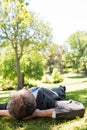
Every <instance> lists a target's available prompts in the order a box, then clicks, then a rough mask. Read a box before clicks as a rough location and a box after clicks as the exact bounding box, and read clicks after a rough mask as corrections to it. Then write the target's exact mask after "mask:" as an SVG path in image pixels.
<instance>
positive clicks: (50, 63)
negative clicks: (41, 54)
mask: <svg viewBox="0 0 87 130" xmlns="http://www.w3.org/2000/svg"><path fill="white" fill-rule="evenodd" d="M63 54H64V50H63V47H62V46H59V45H58V44H50V46H49V48H48V50H47V53H46V54H45V58H46V65H45V67H46V68H49V73H50V74H51V73H52V71H53V68H55V67H56V68H58V70H59V71H60V72H62V71H63V63H62V61H63Z"/></svg>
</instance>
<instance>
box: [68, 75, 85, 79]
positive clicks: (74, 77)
mask: <svg viewBox="0 0 87 130" xmlns="http://www.w3.org/2000/svg"><path fill="white" fill-rule="evenodd" d="M67 78H73V79H79V78H87V76H85V75H81V76H67Z"/></svg>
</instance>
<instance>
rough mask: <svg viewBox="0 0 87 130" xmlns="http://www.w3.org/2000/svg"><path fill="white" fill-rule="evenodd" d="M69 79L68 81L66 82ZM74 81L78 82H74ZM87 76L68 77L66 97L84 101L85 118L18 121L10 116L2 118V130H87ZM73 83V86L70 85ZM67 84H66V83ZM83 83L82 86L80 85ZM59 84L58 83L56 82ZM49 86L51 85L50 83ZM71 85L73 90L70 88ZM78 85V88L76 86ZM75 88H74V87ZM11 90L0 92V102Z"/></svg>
mask: <svg viewBox="0 0 87 130" xmlns="http://www.w3.org/2000/svg"><path fill="white" fill-rule="evenodd" d="M66 81H67V82H66ZM74 81H75V83H76V84H74ZM84 81H85V85H86V84H87V77H74V76H73V77H67V80H65V81H64V82H66V84H67V85H68V87H67V88H68V90H69V91H67V92H66V99H74V100H78V101H80V102H82V103H83V104H84V106H85V108H86V112H85V115H84V118H81V119H79V118H77V119H74V120H56V119H50V118H37V119H31V120H27V121H17V120H12V119H8V118H5V117H4V118H3V117H1V118H0V130H87V122H86V121H85V120H86V115H87V105H86V104H87V88H86V86H85V87H84V85H83V86H82V83H83V84H84ZM70 83H71V86H70ZM66 84H65V85H66ZM80 84H81V87H80V86H79V89H77V88H78V85H80ZM56 85H57V84H56ZM48 86H49V85H48ZM69 86H70V87H71V91H70V88H69ZM76 86H77V88H76ZM72 88H73V89H72ZM9 93H10V91H4V92H2V91H1V92H0V102H5V101H6V100H7V99H8V95H9Z"/></svg>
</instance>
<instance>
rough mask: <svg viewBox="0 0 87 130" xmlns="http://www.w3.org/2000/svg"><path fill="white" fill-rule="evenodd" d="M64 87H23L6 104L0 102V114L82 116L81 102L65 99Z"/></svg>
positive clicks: (68, 117) (27, 117)
mask: <svg viewBox="0 0 87 130" xmlns="http://www.w3.org/2000/svg"><path fill="white" fill-rule="evenodd" d="M64 99H65V87H62V86H60V87H58V88H54V89H51V90H50V89H46V88H40V87H32V88H30V89H29V90H28V89H26V88H25V87H24V88H23V89H21V90H19V91H17V92H15V93H14V94H12V96H11V97H10V99H9V101H8V102H7V103H6V104H0V109H1V110H0V116H7V117H11V118H14V119H31V118H35V117H52V118H58V119H74V118H76V117H77V116H79V117H83V115H84V112H85V108H84V106H83V104H81V103H79V102H77V101H73V100H69V101H65V100H64Z"/></svg>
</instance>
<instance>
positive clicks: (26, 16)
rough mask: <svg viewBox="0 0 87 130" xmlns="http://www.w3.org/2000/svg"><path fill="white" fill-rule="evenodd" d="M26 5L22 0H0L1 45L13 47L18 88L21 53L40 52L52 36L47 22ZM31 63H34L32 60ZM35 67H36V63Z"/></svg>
mask: <svg viewBox="0 0 87 130" xmlns="http://www.w3.org/2000/svg"><path fill="white" fill-rule="evenodd" d="M28 6H29V5H28V4H27V3H25V1H24V0H19V1H18V0H15V1H14V0H2V2H1V3H0V16H1V17H0V41H1V46H2V47H4V46H6V45H7V46H11V47H12V49H13V52H14V61H15V70H16V77H17V81H18V83H17V84H18V89H20V88H22V86H23V85H22V74H21V66H22V65H21V64H20V62H21V59H22V57H23V55H24V54H25V53H26V52H27V54H29V53H30V51H32V50H36V51H37V50H38V51H40V52H41V51H42V50H43V49H45V48H46V46H47V45H48V44H49V43H50V42H51V38H52V35H51V31H52V30H51V28H50V26H49V24H48V23H45V22H43V21H42V20H40V19H39V18H37V17H36V16H35V15H34V13H32V12H31V11H30V10H29V8H28ZM6 64H7V61H6ZM8 64H9V63H8ZM32 64H34V62H32ZM35 64H36V62H35ZM35 68H37V69H38V64H37V66H36V67H35ZM35 68H33V69H35ZM7 69H8V68H7ZM9 70H10V69H8V72H9ZM31 70H32V68H31ZM35 71H36V70H35ZM14 73H15V72H14ZM9 75H10V74H9ZM31 75H32V76H33V75H34V74H33V73H32V74H31ZM37 75H38V72H37ZM34 76H35V75H34ZM35 78H36V76H35ZM38 78H39V75H38Z"/></svg>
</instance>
